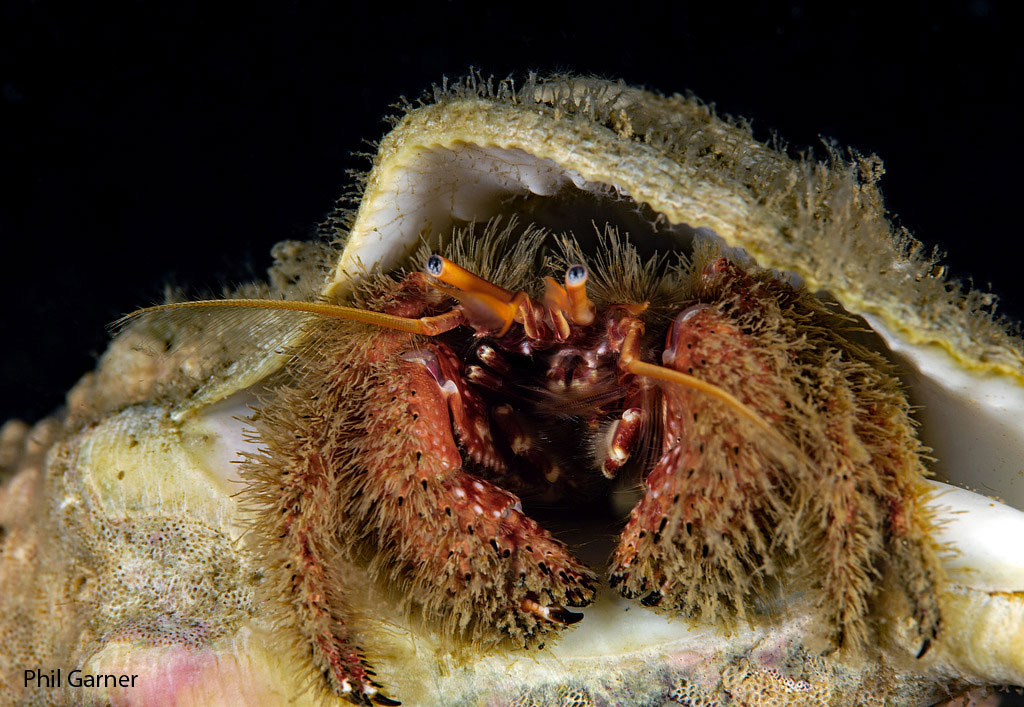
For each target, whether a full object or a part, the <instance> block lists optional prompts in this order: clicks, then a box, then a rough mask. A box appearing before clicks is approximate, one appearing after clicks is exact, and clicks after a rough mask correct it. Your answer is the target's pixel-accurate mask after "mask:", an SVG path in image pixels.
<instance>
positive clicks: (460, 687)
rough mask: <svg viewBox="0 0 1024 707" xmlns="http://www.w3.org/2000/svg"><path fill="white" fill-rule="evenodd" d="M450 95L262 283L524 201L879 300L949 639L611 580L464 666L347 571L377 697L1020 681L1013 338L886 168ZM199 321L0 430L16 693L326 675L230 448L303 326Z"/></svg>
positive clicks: (119, 358)
mask: <svg viewBox="0 0 1024 707" xmlns="http://www.w3.org/2000/svg"><path fill="white" fill-rule="evenodd" d="M435 94H436V95H435V96H434V99H435V100H434V101H432V102H427V103H425V104H424V105H421V106H419V107H416V108H414V109H412V110H410V111H409V112H408V113H407V114H406V115H405V116H404V117H403V118H402V119H401V120H400V121H398V123H397V125H396V127H395V129H394V130H393V131H392V132H391V133H390V134H389V135H388V136H387V137H386V138H385V139H384V141H383V142H382V144H381V147H380V151H379V153H378V155H377V157H376V160H375V162H374V165H373V169H372V170H371V172H370V173H369V175H368V176H367V178H366V184H365V188H364V192H363V197H362V200H361V202H360V204H359V206H358V211H357V212H356V213H355V215H354V217H353V218H352V220H351V221H346V222H345V223H344V229H342V226H340V225H339V227H338V228H339V231H338V235H339V239H338V243H337V244H336V245H337V246H339V247H340V248H341V249H340V255H335V254H332V253H334V251H325V250H324V249H322V248H319V247H317V246H303V245H299V244H282V245H281V246H279V247H278V249H277V251H276V256H277V259H278V264H277V265H276V266H275V269H274V270H273V271H272V273H271V278H270V284H269V285H266V286H263V287H257V288H256V290H255V292H251V293H245V294H258V295H265V296H291V297H297V296H309V295H310V294H313V293H315V292H316V290H317V289H320V288H321V286H322V290H321V292H322V294H324V295H325V296H327V297H329V298H333V299H343V298H344V297H345V296H346V295H347V294H348V293H349V292H350V290H351V288H352V286H353V284H354V282H356V281H357V280H358V279H359V278H361V277H364V276H365V274H366V273H367V272H371V271H375V270H383V271H387V270H390V269H392V268H394V267H395V266H397V265H398V264H399V263H401V262H403V261H404V260H405V259H406V258H407V257H408V256H409V255H410V254H411V253H412V252H413V251H415V250H416V249H417V248H418V247H419V246H420V245H421V243H422V242H423V241H426V242H428V243H429V242H434V241H436V240H437V238H438V237H440V236H443V235H446V234H448V233H450V232H451V230H452V228H453V227H458V226H463V225H466V224H472V223H481V222H486V221H487V220H489V219H491V218H494V217H496V216H507V215H509V214H512V213H518V214H521V217H522V218H523V219H524V220H527V221H536V222H539V223H541V225H547V226H549V227H551V228H553V229H558V228H565V227H571V228H574V229H577V230H579V229H584V228H587V227H588V224H589V223H590V220H591V219H595V220H596V219H601V220H606V219H610V218H617V219H621V220H622V221H623V222H626V223H630V224H634V225H635V226H637V227H638V228H641V230H642V231H643V232H642V233H633V234H632V236H633V238H634V239H635V240H642V239H646V241H647V242H646V247H648V248H650V249H651V250H653V249H660V250H665V249H668V248H673V247H684V248H685V247H687V246H688V245H689V244H690V243H691V242H692V241H693V240H694V239H695V238H697V239H699V238H719V239H721V240H722V241H723V242H724V244H725V245H726V246H728V247H731V248H738V249H742V251H743V252H744V253H745V255H746V257H750V258H752V259H753V260H754V261H756V262H757V263H758V264H759V265H761V266H763V267H768V268H775V269H778V270H780V271H783V272H785V273H788V274H789V275H790V276H794V277H797V278H799V279H800V280H802V281H803V283H804V284H805V285H806V286H807V287H808V288H810V289H811V290H812V291H814V292H819V293H821V295H822V296H823V297H828V298H831V299H832V300H834V301H835V302H837V303H838V304H839V305H841V306H842V307H843V308H845V310H846V311H848V312H850V313H851V314H855V315H859V316H862V317H863V318H864V320H865V321H866V322H867V323H868V324H869V325H870V327H871V328H872V329H873V330H874V332H875V334H877V336H878V337H879V340H880V341H881V342H882V344H884V346H885V347H887V348H888V351H889V353H888V355H889V356H890V358H891V359H892V360H893V362H894V363H895V364H896V365H897V366H898V367H899V369H900V372H901V377H902V378H903V380H904V381H905V383H906V385H907V387H908V391H909V395H910V399H911V402H912V403H913V404H915V405H919V406H920V408H921V409H920V415H919V419H920V422H921V424H922V428H921V430H922V439H923V441H924V442H925V444H927V445H928V446H930V447H932V448H933V449H934V450H935V451H934V456H935V457H936V462H935V464H934V470H935V472H936V474H937V477H938V479H940V480H941V481H942V482H946V483H942V484H939V483H938V482H935V483H936V489H937V493H936V494H935V499H934V501H933V503H935V504H937V505H938V506H940V507H945V508H946V509H947V510H946V511H943V517H944V518H946V519H947V522H946V524H945V525H943V526H942V527H941V528H939V529H938V530H937V531H936V532H937V533H938V534H939V540H940V541H941V542H946V543H949V544H950V546H951V548H952V549H955V552H952V553H951V554H950V555H949V557H948V558H947V559H946V561H945V562H946V570H947V572H948V576H949V582H948V586H946V587H945V588H944V590H943V595H942V608H943V620H944V627H943V632H942V634H941V637H940V640H939V641H938V643H937V644H936V645H935V646H934V648H933V649H932V650H931V651H930V652H929V654H928V655H926V656H925V657H923V658H922V659H917V658H916V657H915V653H916V648H917V647H916V645H913V641H912V640H911V635H910V627H909V626H907V625H904V624H903V623H901V622H899V621H897V620H895V619H894V620H893V621H892V622H891V623H890V624H888V628H887V629H886V631H885V632H884V635H883V636H881V644H880V646H879V653H878V654H877V655H876V656H874V657H873V659H872V660H869V661H856V660H853V661H851V660H846V659H845V658H844V657H843V656H840V655H838V654H833V655H830V656H825V657H822V656H819V655H817V654H813V653H811V652H809V651H807V650H806V649H805V648H804V646H803V644H802V638H803V637H804V636H806V635H807V634H808V633H809V632H810V628H809V626H808V622H809V621H810V620H811V618H810V617H809V616H803V615H800V614H799V613H794V614H792V615H788V616H786V617H783V618H782V619H781V620H779V621H777V622H775V623H773V624H771V625H766V626H754V625H751V626H737V627H733V629H732V630H730V631H723V630H722V629H721V628H715V627H708V626H701V625H698V624H692V623H690V622H687V621H685V620H683V619H675V620H666V619H665V618H663V617H662V616H661V615H656V614H653V613H651V612H649V611H648V610H646V609H644V608H642V607H640V606H638V605H635V604H631V603H628V602H625V601H622V600H618V599H614V598H612V597H610V596H607V595H608V592H605V593H604V594H603V595H602V596H601V598H600V599H599V601H598V602H597V604H596V605H595V606H594V607H592V608H588V609H587V610H586V614H587V616H586V620H585V621H583V622H581V624H580V625H579V626H578V627H576V628H574V629H571V630H570V631H568V632H567V633H566V635H565V636H564V637H563V638H562V639H561V640H560V641H559V642H558V643H557V644H556V645H554V646H549V647H547V648H545V649H544V650H541V651H534V652H531V653H529V654H524V653H522V652H516V651H496V652H493V653H488V654H485V655H475V654H464V653H456V654H453V653H451V652H450V651H449V650H447V649H446V648H445V647H444V645H443V644H442V643H441V642H439V640H438V639H437V638H436V637H435V636H433V635H432V634H431V633H430V632H429V631H428V630H426V629H424V628H423V627H418V626H415V625H413V624H410V623H409V621H408V620H407V619H406V618H405V617H404V616H402V615H399V614H397V613H394V612H393V611H392V610H390V609H389V606H388V604H387V602H386V601H382V600H381V599H380V597H379V596H378V595H377V594H376V593H375V592H376V590H375V589H374V588H373V587H370V586H368V584H367V583H366V582H365V581H363V580H364V575H362V574H361V570H360V568H358V567H353V568H348V569H346V572H348V573H349V574H350V575H351V579H352V581H351V585H352V597H351V602H352V603H353V605H354V606H356V607H358V612H359V616H360V621H361V622H362V626H363V630H364V632H365V635H366V637H367V638H366V642H365V643H366V645H365V646H364V648H366V650H367V655H368V658H369V659H370V660H371V662H372V663H373V664H374V665H375V667H376V668H377V669H378V674H379V680H380V682H381V683H382V684H384V685H386V686H387V692H388V694H391V695H392V696H396V697H398V698H400V699H402V700H403V701H404V702H405V703H406V704H478V703H485V704H515V705H526V704H552V705H558V704H581V705H582V704H616V703H619V704H626V703H628V704H700V705H711V704H851V705H853V704H930V703H933V702H936V701H938V700H939V699H941V698H942V697H943V696H945V695H947V694H948V692H949V691H950V690H959V689H963V688H966V687H968V686H971V685H1003V684H1008V685H1018V686H1019V685H1024V549H1022V548H1024V543H1020V542H1019V539H1021V538H1024V513H1022V512H1021V510H1020V509H1024V482H1022V480H1021V471H1020V468H1019V459H1021V458H1024V429H1022V425H1024V422H1022V421H1024V414H1022V413H1024V348H1022V344H1021V341H1020V340H1019V339H1017V338H1015V337H1014V336H1012V335H1011V334H1009V333H1007V331H1006V329H1005V327H1004V325H1003V324H1002V323H1001V322H999V321H997V320H995V319H993V317H991V316H990V315H989V314H988V313H987V305H988V302H987V300H986V298H985V297H984V296H983V295H980V294H977V293H973V292H970V291H969V290H965V289H963V288H962V287H960V286H959V285H958V284H956V283H950V282H948V281H947V280H946V279H945V271H944V269H943V268H940V267H938V265H937V264H936V263H934V262H932V261H931V260H930V259H928V258H927V257H925V256H924V255H923V252H924V251H923V249H922V247H921V245H920V244H919V243H918V242H917V241H915V240H914V239H912V238H911V237H910V236H909V235H907V234H905V233H901V232H895V231H894V230H893V227H892V226H891V224H890V223H889V222H888V220H887V219H886V217H885V214H884V211H883V208H882V201H881V197H880V195H879V192H878V189H877V185H876V181H877V179H878V177H879V176H880V174H881V167H880V164H879V163H878V162H877V161H876V160H874V159H873V158H867V157H854V158H851V159H850V160H849V161H847V160H845V159H844V158H843V157H842V156H840V155H836V154H829V155H827V156H826V159H825V161H824V162H815V161H808V160H800V159H793V158H791V157H789V156H787V155H785V154H782V153H780V152H778V151H775V150H773V149H771V148H769V147H767V146H765V145H763V144H760V143H758V142H756V141H754V140H753V139H752V137H751V136H750V133H749V131H748V130H747V129H746V128H745V127H744V126H742V125H738V124H735V123H731V122H727V121H723V120H721V119H720V118H718V117H716V116H715V115H714V114H713V112H712V111H711V110H710V109H709V108H708V107H707V106H705V105H702V104H700V103H699V102H697V101H695V100H693V99H691V98H684V97H679V96H673V97H668V98H666V97H662V96H657V95H653V94H651V93H647V92H643V91H639V90H635V89H631V88H628V87H625V86H622V85H620V84H614V83H605V82H597V81H589V80H587V81H584V80H575V79H564V78H559V79H554V80H550V81H544V82H541V81H535V80H529V81H527V82H526V83H525V84H524V85H523V86H522V87H519V88H514V87H512V86H511V85H509V84H502V85H500V86H498V87H494V88H492V87H490V86H488V85H486V84H479V83H477V82H474V81H470V82H467V83H464V84H459V85H456V86H449V87H444V88H442V89H438V90H437V91H435ZM340 220H341V219H340V217H339V223H340ZM343 230H344V231H346V232H342V231H343ZM627 230H628V229H627ZM325 253H327V255H325ZM325 257H327V258H331V259H332V260H331V262H330V263H329V265H330V267H329V270H330V272H329V276H328V278H327V282H326V284H323V285H322V284H321V283H322V281H318V280H317V275H316V274H317V273H320V272H322V270H321V269H319V266H320V264H321V263H322V261H323V259H324V258H325ZM220 333H221V334H223V332H220ZM175 336H178V337H182V336H185V337H194V338H195V340H196V342H197V343H196V346H195V347H194V348H192V349H187V348H186V349H180V348H179V349H176V351H177V354H176V355H177V356H178V358H177V359H175V360H173V361H166V360H162V359H154V357H152V356H149V355H147V354H146V348H147V345H149V344H151V343H152V342H147V341H145V339H146V337H150V338H152V339H156V340H160V339H161V337H163V339H168V338H173V337H175ZM204 336H206V332H204V331H202V330H201V329H196V330H194V331H193V330H188V331H185V330H182V331H172V332H148V333H147V332H138V331H129V332H126V333H125V334H124V335H122V337H121V338H120V339H118V340H117V341H115V342H114V343H113V344H112V346H111V349H110V350H109V351H108V353H107V354H106V355H105V357H104V359H103V360H102V362H101V364H100V367H99V368H98V370H97V372H95V373H94V374H90V375H89V376H87V377H86V379H84V380H83V381H82V382H81V383H80V384H79V385H78V386H77V387H76V388H75V390H73V391H72V393H71V394H70V396H69V405H68V411H67V415H66V417H65V419H63V420H50V421H47V422H44V423H41V424H40V426H38V427H37V428H36V429H35V430H33V431H31V432H30V431H29V430H27V429H25V428H23V427H20V426H18V425H17V424H13V423H12V424H9V425H8V426H7V427H5V428H4V437H3V440H2V441H3V448H2V450H0V452H2V462H3V466H4V467H5V468H10V469H14V470H15V472H14V473H13V474H11V475H8V476H5V477H4V478H3V480H2V481H3V486H2V487H0V526H2V527H3V529H4V534H3V535H2V536H0V542H2V543H3V547H2V554H0V597H3V599H0V639H2V640H3V642H4V645H5V646H6V647H7V650H5V651H4V652H3V654H2V656H0V672H2V673H3V676H4V684H5V685H6V686H7V687H6V688H4V689H6V690H8V691H9V692H10V693H11V695H12V696H13V698H14V699H16V700H29V701H35V702H43V703H45V702H47V701H49V702H52V703H56V704H60V703H64V702H66V701H68V700H69V699H78V698H80V697H81V696H80V695H78V694H76V693H72V692H60V691H45V690H43V691H32V690H29V689H27V688H26V689H24V690H23V689H21V687H20V686H21V685H22V680H21V671H23V670H25V669H26V668H30V667H33V666H57V665H62V666H76V667H81V668H83V669H85V670H88V671H92V672H110V671H113V670H115V669H116V671H117V672H129V673H131V672H136V673H141V674H144V675H146V676H149V677H150V678H151V679H149V680H146V681H144V684H143V685H142V686H141V687H139V688H136V689H133V690H131V691H127V690H126V691H121V692H118V691H116V690H115V691H112V692H110V693H109V694H108V693H102V694H100V693H93V694H91V695H90V696H89V697H92V698H95V699H96V700H97V701H104V700H107V699H109V700H110V701H113V702H115V703H117V702H135V703H143V702H155V701H159V700H161V699H170V697H171V696H172V695H176V696H177V697H179V698H183V701H182V702H179V703H186V702H187V700H188V699H191V700H192V701H194V702H195V703H199V704H215V703H222V704H239V703H252V704H281V703H286V702H287V703H290V704H296V703H303V702H306V701H309V700H312V699H313V696H314V695H315V690H312V689H310V680H312V679H314V678H315V676H307V675H304V674H301V670H300V669H297V668H296V666H294V665H292V664H290V663H289V662H288V660H289V658H288V657H287V656H288V655H289V654H288V653H286V652H282V651H279V650H277V648H276V646H277V645H278V643H275V637H273V636H272V635H271V630H272V627H270V626H268V625H267V624H266V623H265V622H264V621H263V620H262V617H261V611H260V607H259V605H258V603H257V602H256V601H255V597H256V596H257V589H258V587H259V584H260V582H261V580H262V575H261V567H260V560H259V557H258V556H256V555H255V554H254V553H253V552H252V551H251V549H250V548H249V547H248V544H247V540H246V528H247V516H246V514H245V512H244V510H243V509H241V508H240V507H239V505H238V503H237V502H236V500H235V499H234V495H235V493H236V492H237V490H238V484H237V478H236V473H235V471H234V467H233V465H232V463H231V462H232V461H233V460H235V459H237V458H238V453H239V452H242V451H247V450H252V449H253V448H254V446H256V445H257V443H256V442H254V441H253V440H251V439H248V438H247V437H246V436H245V434H244V423H242V422H241V421H239V418H240V417H244V416H245V415H246V413H247V407H246V406H247V405H250V404H256V398H255V397H254V393H255V394H258V392H259V386H260V384H261V382H262V381H265V380H266V379H267V378H268V377H271V376H273V375H274V373H275V371H276V370H277V369H279V368H280V366H281V364H282V362H283V356H282V355H281V354H280V353H279V350H280V348H281V347H282V346H283V345H285V344H289V343H296V342H295V337H296V336H298V334H297V333H296V332H295V331H293V330H288V329H271V330H267V331H263V332H260V333H259V335H258V336H256V337H248V338H243V337H241V336H226V337H221V345H220V346H219V348H218V347H212V346H210V345H209V343H208V342H205V343H204V338H203V337H204ZM253 341H254V342H255V344H254V343H250V342H253ZM189 376H191V378H189V380H191V381H193V382H194V385H193V386H192V387H191V388H188V386H185V388H188V389H189V393H190V394H189V395H187V396H183V395H182V393H181V389H182V387H181V386H180V385H178V384H180V383H181V379H182V378H188V377H189ZM169 380H170V381H173V382H174V383H175V384H176V385H177V387H175V386H167V385H165V384H166V383H167V381H169ZM196 388H197V389H196ZM193 389H195V390H194V394H193ZM963 486H966V487H969V488H979V489H984V491H985V493H986V494H992V495H994V496H998V497H999V499H1000V500H994V499H990V498H988V497H987V496H982V495H979V494H976V493H972V492H970V491H967V490H963V489H962V488H960V487H963ZM889 594H892V598H891V601H892V602H893V603H894V604H895V603H896V602H898V601H899V600H898V597H897V595H898V592H895V591H893V592H888V591H887V590H886V589H885V588H883V590H882V595H883V596H882V599H881V600H880V601H879V602H878V603H879V609H878V611H879V612H882V613H883V614H884V613H885V612H886V611H887V601H888V599H887V597H888V595H889ZM896 615H898V611H897V610H896V609H895V608H893V616H896ZM278 638H279V637H278ZM12 686H13V687H12ZM12 690H13V692H11V691H12ZM68 690H70V688H68Z"/></svg>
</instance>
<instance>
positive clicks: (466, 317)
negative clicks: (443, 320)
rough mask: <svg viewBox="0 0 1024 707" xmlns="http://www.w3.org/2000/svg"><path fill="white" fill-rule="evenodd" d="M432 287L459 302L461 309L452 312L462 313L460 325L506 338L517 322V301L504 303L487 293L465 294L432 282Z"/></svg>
mask: <svg viewBox="0 0 1024 707" xmlns="http://www.w3.org/2000/svg"><path fill="white" fill-rule="evenodd" d="M430 285H431V287H433V288H434V289H436V290H438V291H440V292H443V293H445V294H446V295H448V296H449V297H451V298H452V299H454V300H457V301H458V303H459V307H458V308H456V309H455V310H452V311H461V312H462V313H463V321H462V322H460V323H463V324H467V325H469V326H470V327H472V328H473V329H475V330H476V331H477V332H478V333H485V332H486V333H496V334H497V336H504V335H505V333H506V332H507V331H508V330H509V327H511V326H512V322H513V321H515V317H516V312H518V311H519V305H518V303H517V302H516V301H513V302H503V301H501V300H499V299H497V298H495V297H492V296H491V295H489V294H487V293H485V292H465V291H463V290H458V289H456V288H454V287H445V286H444V285H439V284H437V283H436V282H431V283H430ZM446 331H447V330H446Z"/></svg>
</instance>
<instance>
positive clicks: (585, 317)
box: [565, 264, 597, 326]
mask: <svg viewBox="0 0 1024 707" xmlns="http://www.w3.org/2000/svg"><path fill="white" fill-rule="evenodd" d="M588 275H589V273H588V272H587V268H586V266H584V265H579V264H577V265H570V266H569V268H568V269H567V270H566V271H565V293H566V295H567V296H568V298H569V317H570V318H571V319H572V321H573V322H574V323H576V324H581V325H583V326H587V325H589V324H592V323H593V321H594V316H595V315H596V314H597V307H596V306H595V305H594V303H593V302H591V301H590V298H589V297H587V277H588Z"/></svg>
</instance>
